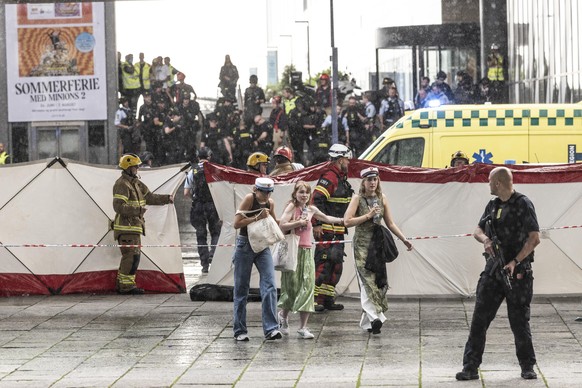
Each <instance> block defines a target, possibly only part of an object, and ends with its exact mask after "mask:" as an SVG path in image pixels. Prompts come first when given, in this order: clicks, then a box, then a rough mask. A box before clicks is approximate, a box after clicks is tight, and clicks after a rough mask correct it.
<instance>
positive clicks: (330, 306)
mask: <svg viewBox="0 0 582 388" xmlns="http://www.w3.org/2000/svg"><path fill="white" fill-rule="evenodd" d="M324 307H325V308H326V309H328V310H343V309H344V305H343V304H339V303H326V304H325V305H324Z"/></svg>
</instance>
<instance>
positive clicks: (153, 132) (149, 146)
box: [137, 104, 160, 159]
mask: <svg viewBox="0 0 582 388" xmlns="http://www.w3.org/2000/svg"><path fill="white" fill-rule="evenodd" d="M156 114H157V109H156V107H155V105H154V104H143V105H142V106H140V107H139V113H138V115H137V117H138V120H139V122H140V123H141V134H142V137H143V140H144V141H145V144H146V150H147V151H150V152H151V153H152V154H154V159H157V158H159V157H160V155H159V139H160V130H159V128H158V126H156V125H155V124H154V117H156Z"/></svg>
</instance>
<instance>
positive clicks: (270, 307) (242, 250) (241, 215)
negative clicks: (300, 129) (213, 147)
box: [232, 178, 282, 341]
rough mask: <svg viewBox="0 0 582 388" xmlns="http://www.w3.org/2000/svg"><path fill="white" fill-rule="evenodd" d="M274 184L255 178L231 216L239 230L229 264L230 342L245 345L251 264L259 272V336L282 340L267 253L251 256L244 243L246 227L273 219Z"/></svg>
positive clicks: (246, 243) (272, 274)
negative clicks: (231, 291)
mask: <svg viewBox="0 0 582 388" xmlns="http://www.w3.org/2000/svg"><path fill="white" fill-rule="evenodd" d="M274 187H275V182H273V180H272V179H269V178H257V179H256V180H255V187H254V189H253V192H252V193H250V194H247V195H246V196H245V197H244V199H243V201H242V202H241V204H240V207H239V208H238V211H237V212H236V215H235V216H234V228H235V229H240V233H239V235H238V237H237V239H236V248H235V251H234V256H233V258H232V262H233V265H234V298H233V299H234V320H233V331H234V338H235V339H236V340H237V341H248V340H249V337H248V331H247V297H248V295H249V287H250V285H249V284H250V281H251V271H252V269H253V264H254V265H255V266H256V267H257V270H258V271H259V276H260V281H259V291H260V293H261V303H262V316H263V333H264V334H265V339H267V340H275V339H280V338H282V335H281V332H280V331H279V323H278V322H277V286H276V285H275V270H274V267H273V258H272V257H271V249H270V248H268V247H267V248H265V249H263V250H262V251H261V252H258V253H255V252H254V251H253V250H252V248H251V245H250V243H249V239H248V232H247V226H248V225H250V224H252V223H253V222H256V221H258V220H260V219H263V218H265V217H273V218H275V202H274V201H273V200H272V199H271V198H270V195H271V193H272V192H273V189H274Z"/></svg>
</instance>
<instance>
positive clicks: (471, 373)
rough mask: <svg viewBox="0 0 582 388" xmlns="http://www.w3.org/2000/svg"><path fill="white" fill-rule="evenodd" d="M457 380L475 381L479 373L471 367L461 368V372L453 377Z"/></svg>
mask: <svg viewBox="0 0 582 388" xmlns="http://www.w3.org/2000/svg"><path fill="white" fill-rule="evenodd" d="M455 378H456V379H457V380H477V379H478V378H479V373H477V369H474V368H471V367H463V370H462V371H460V372H459V373H457V374H456V375H455Z"/></svg>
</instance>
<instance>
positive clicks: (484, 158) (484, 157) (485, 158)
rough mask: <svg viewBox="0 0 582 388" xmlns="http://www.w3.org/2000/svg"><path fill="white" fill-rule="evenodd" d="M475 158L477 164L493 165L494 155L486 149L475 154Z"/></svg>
mask: <svg viewBox="0 0 582 388" xmlns="http://www.w3.org/2000/svg"><path fill="white" fill-rule="evenodd" d="M473 158H474V159H475V163H485V164H493V160H491V158H493V154H492V153H491V152H487V151H486V150H484V149H482V150H479V153H476V152H474V153H473Z"/></svg>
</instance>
